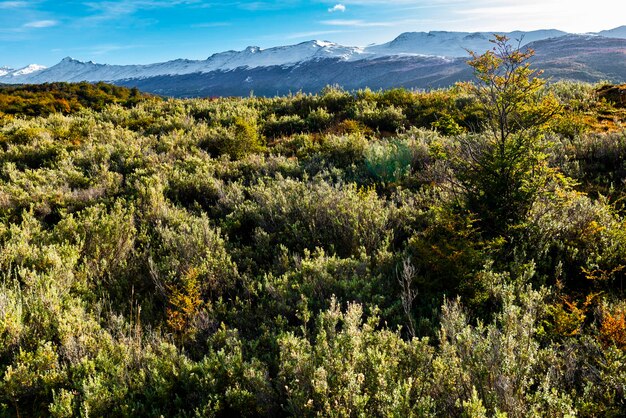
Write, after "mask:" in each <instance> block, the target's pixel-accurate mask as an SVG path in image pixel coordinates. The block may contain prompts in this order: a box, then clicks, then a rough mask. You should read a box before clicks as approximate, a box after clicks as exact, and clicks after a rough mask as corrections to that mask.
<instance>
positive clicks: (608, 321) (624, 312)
mask: <svg viewBox="0 0 626 418" xmlns="http://www.w3.org/2000/svg"><path fill="white" fill-rule="evenodd" d="M600 340H601V341H602V342H603V343H604V344H605V345H615V346H616V347H617V348H619V349H621V350H626V308H623V307H621V308H617V309H614V310H613V312H608V311H604V313H603V318H602V325H601V326H600Z"/></svg>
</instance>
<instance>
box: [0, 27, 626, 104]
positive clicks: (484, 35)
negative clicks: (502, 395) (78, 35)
mask: <svg viewBox="0 0 626 418" xmlns="http://www.w3.org/2000/svg"><path fill="white" fill-rule="evenodd" d="M505 35H507V36H508V37H509V38H510V39H512V40H513V41H514V42H515V40H519V41H520V44H521V45H522V46H524V45H528V46H530V47H533V48H534V49H536V50H537V55H536V57H535V61H536V62H537V63H538V64H539V65H542V66H543V67H542V68H544V69H547V70H549V71H548V72H549V73H550V74H551V75H553V76H554V77H556V78H571V79H577V80H585V81H594V80H600V79H610V80H614V81H626V26H622V27H619V28H615V29H611V30H608V31H603V32H599V33H597V34H584V35H573V34H568V33H566V32H562V31H558V30H553V29H551V30H538V31H530V32H521V31H515V32H509V33H505ZM492 37H493V34H492V33H491V32H474V33H469V32H444V31H432V32H407V33H403V34H401V35H399V36H398V37H397V38H395V39H394V40H392V41H390V42H387V43H384V44H380V45H370V46H367V47H351V46H343V45H339V44H336V43H333V42H328V41H307V42H302V43H299V44H296V45H287V46H279V47H273V48H267V49H261V48H259V47H248V48H246V49H244V50H243V51H226V52H221V53H217V54H213V55H211V56H210V57H208V58H207V59H206V60H186V59H177V60H173V61H168V62H164V63H156V64H148V65H108V64H96V63H94V62H91V61H89V62H82V61H78V60H75V59H72V58H70V57H67V58H64V59H63V60H62V61H61V62H59V63H58V64H56V65H54V66H52V67H50V68H45V67H42V66H37V65H30V66H28V67H25V68H22V69H18V70H13V69H10V68H7V67H2V68H0V83H6V84H39V83H46V82H57V81H67V82H79V81H89V82H97V81H107V82H113V83H115V84H120V85H125V86H133V87H135V86H136V87H139V88H141V89H143V90H145V91H148V92H154V93H158V94H166V95H172V96H194V95H195V96H201V95H247V94H249V92H250V91H254V92H255V94H261V95H273V94H283V93H285V92H289V91H298V90H303V91H316V90H319V89H320V88H323V87H324V86H325V85H327V84H340V85H342V86H344V87H345V88H362V87H371V88H387V87H395V86H404V87H411V88H428V87H441V86H445V85H449V84H453V83H454V82H455V81H459V80H463V79H467V78H468V77H469V76H470V75H471V73H468V70H467V68H466V67H467V66H466V65H465V60H466V57H467V55H468V52H467V51H468V50H473V51H475V52H479V53H480V52H483V51H485V50H487V49H489V48H490V47H491V46H492V44H491V43H490V42H489V39H490V38H492ZM574 51H575V52H574ZM461 57H463V58H461Z"/></svg>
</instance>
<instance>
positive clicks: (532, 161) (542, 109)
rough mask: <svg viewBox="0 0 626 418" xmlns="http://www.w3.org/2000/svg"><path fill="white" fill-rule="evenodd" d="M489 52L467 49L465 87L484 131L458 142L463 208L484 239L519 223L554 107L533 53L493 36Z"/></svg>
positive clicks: (535, 184) (534, 185)
mask: <svg viewBox="0 0 626 418" xmlns="http://www.w3.org/2000/svg"><path fill="white" fill-rule="evenodd" d="M491 42H492V43H493V44H494V47H493V49H492V50H490V51H487V52H485V53H484V54H482V55H477V54H476V53H474V52H471V51H470V55H471V59H470V60H469V61H468V64H469V65H470V66H471V67H472V68H473V69H474V75H475V78H476V81H475V82H474V83H473V84H469V89H470V91H471V92H472V93H473V95H474V96H475V97H476V98H477V100H478V101H479V103H480V104H481V107H482V110H483V112H484V123H485V126H484V130H483V132H482V133H481V134H474V135H467V136H465V137H463V138H462V140H461V149H462V153H461V155H462V158H461V167H462V170H461V172H460V174H459V180H460V184H461V185H462V187H463V189H464V191H465V196H466V201H467V204H468V208H469V209H470V210H471V211H472V212H474V213H476V214H477V215H478V216H479V219H480V224H481V225H482V226H483V228H484V229H485V232H487V234H488V235H492V236H497V235H501V234H502V233H504V232H505V231H506V229H507V228H508V227H509V226H511V225H513V224H516V223H517V222H518V221H520V220H521V219H522V218H523V216H524V215H525V214H526V213H527V211H528V209H529V208H530V205H531V203H532V201H533V199H534V197H535V195H536V193H537V191H538V189H539V188H540V186H541V184H542V181H541V180H542V176H541V175H540V172H541V171H542V170H541V167H542V162H543V160H544V154H543V152H542V142H543V141H542V135H543V131H544V126H545V124H546V122H547V121H548V120H549V119H550V118H551V116H552V115H554V114H555V112H556V111H557V108H558V104H557V102H556V100H555V99H554V98H553V97H552V96H550V95H546V94H543V85H544V81H543V80H542V79H540V78H539V76H540V75H541V71H538V70H535V69H532V68H531V67H530V59H531V57H532V56H533V54H534V51H532V50H531V49H527V50H525V51H522V50H521V49H520V47H519V44H518V45H517V46H512V45H511V44H510V43H509V39H508V38H507V37H506V36H500V35H495V38H494V39H493V40H491Z"/></svg>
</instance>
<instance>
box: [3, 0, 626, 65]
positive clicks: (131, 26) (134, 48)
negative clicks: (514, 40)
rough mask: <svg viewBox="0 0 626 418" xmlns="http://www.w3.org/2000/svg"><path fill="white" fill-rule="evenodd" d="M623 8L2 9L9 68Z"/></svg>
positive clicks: (202, 5) (597, 23)
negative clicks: (71, 60) (63, 59)
mask: <svg viewBox="0 0 626 418" xmlns="http://www.w3.org/2000/svg"><path fill="white" fill-rule="evenodd" d="M622 1H623V0H594V1H589V0H543V1H542V0H525V1H523V2H522V1H521V0H499V1H495V0H465V1H462V0H431V1H420V0H413V1H410V0H386V1H382V0H354V1H351V0H343V1H308V0H277V1H269V0H268V1H265V0H259V1H228V0H226V1H222V2H219V1H201V0H171V1H164V0H109V1H92V0H68V1H62V0H30V1H7V0H0V66H4V65H6V66H9V67H13V68H19V67H22V66H25V65H27V64H30V63H38V64H43V65H48V66H50V65H54V64H55V63H57V62H58V61H60V60H61V59H62V58H64V57H66V56H71V57H73V58H76V59H80V60H85V61H87V60H93V61H95V62H101V63H109V64H131V63H137V64H144V63H150V62H160V61H166V60H170V59H175V58H181V57H182V58H190V59H205V58H207V57H208V56H209V55H211V54H212V53H215V52H221V51H224V50H228V49H237V50H239V49H243V48H245V47H246V46H249V45H256V46H260V47H262V48H267V47H271V46H276V45H285V44H293V43H298V42H302V41H306V40H310V39H322V40H330V41H334V42H338V43H342V44H345V45H360V46H363V45H367V44H370V43H381V42H386V41H389V40H391V39H393V38H394V37H396V36H397V35H398V34H400V33H402V32H407V31H430V30H458V31H510V30H516V29H520V30H532V29H542V28H546V29H547V28H549V29H552V28H554V29H561V30H566V31H570V32H588V31H599V30H602V29H611V28H614V27H617V26H620V25H624V24H626V13H625V11H626V10H625V8H626V6H623V4H622Z"/></svg>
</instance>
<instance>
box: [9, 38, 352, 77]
mask: <svg viewBox="0 0 626 418" xmlns="http://www.w3.org/2000/svg"><path fill="white" fill-rule="evenodd" d="M361 54H363V49H362V48H358V47H346V46H342V45H338V44H335V43H332V42H325V41H309V42H303V43H300V44H297V45H289V46H280V47H275V48H268V49H261V48H259V47H256V46H250V47H248V48H246V49H245V50H243V51H226V52H221V53H218V54H213V55H211V56H210V57H209V58H208V59H206V60H186V59H178V60H174V61H168V62H163V63H157V64H148V65H108V64H96V63H94V62H92V61H89V62H82V61H78V60H75V59H72V58H70V57H67V58H64V59H63V60H62V61H61V62H60V63H58V64H56V65H54V66H52V67H50V68H48V69H45V68H41V69H39V70H37V69H36V68H35V67H34V66H29V67H33V68H31V70H32V71H30V72H29V73H26V72H25V70H20V71H24V72H22V73H19V74H18V73H17V72H15V73H11V74H9V75H7V76H4V77H2V76H0V82H6V83H35V84H36V83H46V82H54V81H69V82H77V81H89V82H95V81H116V80H125V79H133V78H146V77H155V76H159V75H185V74H194V73H208V72H211V71H228V70H233V69H235V68H257V67H268V66H274V65H296V64H299V63H303V62H307V61H310V60H319V59H327V58H334V59H341V60H346V59H351V58H353V57H354V56H358V55H361ZM20 76H21V77H20Z"/></svg>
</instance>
